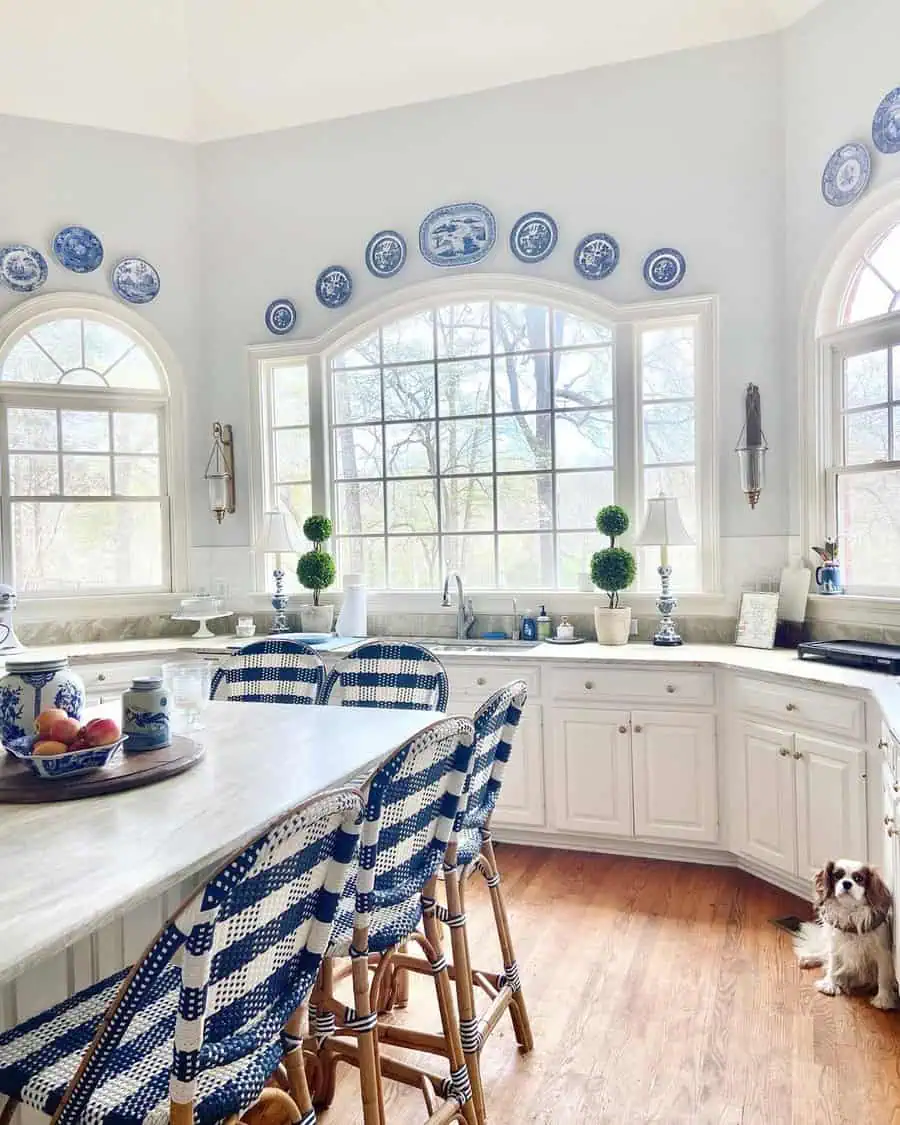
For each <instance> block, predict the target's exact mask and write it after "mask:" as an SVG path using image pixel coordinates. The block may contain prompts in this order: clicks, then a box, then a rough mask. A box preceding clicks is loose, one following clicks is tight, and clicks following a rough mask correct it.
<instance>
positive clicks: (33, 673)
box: [0, 656, 84, 742]
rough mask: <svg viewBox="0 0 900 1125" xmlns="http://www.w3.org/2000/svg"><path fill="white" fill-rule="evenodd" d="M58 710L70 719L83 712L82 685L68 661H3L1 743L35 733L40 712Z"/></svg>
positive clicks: (0, 689)
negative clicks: (4, 665) (56, 708)
mask: <svg viewBox="0 0 900 1125" xmlns="http://www.w3.org/2000/svg"><path fill="white" fill-rule="evenodd" d="M51 707H58V708H60V710H62V711H65V713H66V714H67V715H70V716H71V717H72V718H73V719H81V713H82V711H83V710H84V682H83V681H82V679H81V677H80V676H77V675H76V674H75V673H74V672H73V671H72V669H71V668H70V667H69V661H68V658H67V657H65V656H61V657H59V658H57V659H56V660H35V659H34V658H33V657H31V658H29V657H19V658H18V659H12V658H10V659H8V660H7V661H6V674H5V675H4V676H2V677H0V736H2V738H3V741H4V742H11V741H12V739H14V738H24V736H25V735H26V734H34V720H35V719H36V718H37V717H38V715H39V714H40V713H41V711H46V710H48V709H49V708H51Z"/></svg>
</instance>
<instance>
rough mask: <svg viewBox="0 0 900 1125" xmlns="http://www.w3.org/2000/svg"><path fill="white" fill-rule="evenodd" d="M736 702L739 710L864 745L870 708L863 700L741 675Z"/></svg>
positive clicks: (735, 683) (736, 682) (736, 689)
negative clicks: (867, 715)
mask: <svg viewBox="0 0 900 1125" xmlns="http://www.w3.org/2000/svg"><path fill="white" fill-rule="evenodd" d="M734 693H735V695H734V701H735V705H736V706H737V709H738V710H739V711H751V712H754V713H755V714H758V715H765V716H766V717H767V718H771V719H777V720H778V721H779V722H780V723H784V722H785V721H786V720H788V721H789V725H791V726H794V725H796V726H803V727H809V728H810V729H811V730H821V731H824V732H826V733H828V734H837V735H841V736H842V737H844V738H851V739H853V740H854V742H864V741H865V737H866V705H865V702H864V700H862V699H853V698H851V697H850V696H847V695H836V694H834V693H832V692H824V691H813V690H811V689H810V688H804V687H793V686H791V685H788V684H773V683H767V682H766V681H764V680H751V679H746V678H744V677H742V676H738V677H737V678H736V679H735V681H734Z"/></svg>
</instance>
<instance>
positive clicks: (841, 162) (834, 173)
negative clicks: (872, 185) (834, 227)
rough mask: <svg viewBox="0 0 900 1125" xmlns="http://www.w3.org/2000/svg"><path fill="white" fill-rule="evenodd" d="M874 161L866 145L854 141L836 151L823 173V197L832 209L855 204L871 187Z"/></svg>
mask: <svg viewBox="0 0 900 1125" xmlns="http://www.w3.org/2000/svg"><path fill="white" fill-rule="evenodd" d="M871 174H872V161H871V159H870V157H869V150H868V149H867V148H866V146H865V145H861V144H857V142H856V141H852V142H851V143H850V144H846V145H841V147H840V148H838V149H835V150H834V152H833V153H832V154H831V156H830V157H829V158H828V163H827V164H826V165H825V171H824V172H823V173H822V195H823V196H824V197H825V202H826V203H830V204H831V206H832V207H846V206H847V204H848V203H855V202H856V200H857V199H859V197H860V196H861V195H862V193H863V192H864V191H865V190H866V188H867V187H868V186H869V176H870V175H871Z"/></svg>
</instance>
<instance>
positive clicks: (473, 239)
mask: <svg viewBox="0 0 900 1125" xmlns="http://www.w3.org/2000/svg"><path fill="white" fill-rule="evenodd" d="M496 241H497V220H496V219H495V218H494V214H493V212H492V211H489V210H488V208H487V207H485V206H484V204H483V203H450V204H448V205H447V206H446V207H435V209H434V210H433V211H429V212H428V214H427V215H426V216H425V218H424V219H423V220H422V223H421V226H420V227H419V251H420V252H421V254H422V257H423V258H424V259H425V261H426V262H429V263H430V264H431V265H432V266H471V265H474V264H475V262H480V261H481V259H482V258H484V257H485V256H486V255H487V254H489V253H490V251H491V250H492V249H493V246H494V243H495V242H496Z"/></svg>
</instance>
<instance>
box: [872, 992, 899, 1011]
mask: <svg viewBox="0 0 900 1125" xmlns="http://www.w3.org/2000/svg"><path fill="white" fill-rule="evenodd" d="M872 1007H873V1008H881V1010H882V1011H883V1012H890V1011H892V1010H893V1009H894V1008H898V1007H900V997H898V995H897V993H896V992H878V993H876V994H875V995H874V996H873V997H872Z"/></svg>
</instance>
